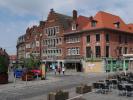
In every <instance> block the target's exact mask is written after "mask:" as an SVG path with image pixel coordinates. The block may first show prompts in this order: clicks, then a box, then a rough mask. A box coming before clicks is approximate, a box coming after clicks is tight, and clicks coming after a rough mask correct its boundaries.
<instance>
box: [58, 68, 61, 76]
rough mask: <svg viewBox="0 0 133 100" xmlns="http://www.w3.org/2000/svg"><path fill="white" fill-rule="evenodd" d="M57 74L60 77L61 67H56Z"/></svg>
mask: <svg viewBox="0 0 133 100" xmlns="http://www.w3.org/2000/svg"><path fill="white" fill-rule="evenodd" d="M58 72H59V75H60V72H61V67H58Z"/></svg>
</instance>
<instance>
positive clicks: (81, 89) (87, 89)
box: [76, 84, 92, 94]
mask: <svg viewBox="0 0 133 100" xmlns="http://www.w3.org/2000/svg"><path fill="white" fill-rule="evenodd" d="M91 91H92V86H88V85H86V84H85V85H81V86H78V87H76V93H78V94H84V93H88V92H91Z"/></svg>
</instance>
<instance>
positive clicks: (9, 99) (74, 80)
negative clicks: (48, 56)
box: [0, 72, 105, 100]
mask: <svg viewBox="0 0 133 100" xmlns="http://www.w3.org/2000/svg"><path fill="white" fill-rule="evenodd" d="M102 78H105V74H100V73H98V74H97V73H90V74H84V73H75V72H67V73H66V75H58V74H57V75H56V76H55V75H54V74H53V73H48V75H47V80H38V81H37V80H35V81H31V82H28V83H25V82H22V81H20V80H17V81H16V84H15V87H14V84H13V83H12V81H11V83H9V84H6V85H0V100H47V99H46V98H47V94H48V93H49V92H51V91H57V90H60V89H63V90H68V91H70V92H71V95H70V97H73V96H76V95H77V94H75V92H74V91H75V89H74V87H76V86H78V85H79V84H82V83H87V84H88V83H92V82H94V81H96V80H99V79H102Z"/></svg>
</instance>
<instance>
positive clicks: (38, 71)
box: [31, 69, 42, 76]
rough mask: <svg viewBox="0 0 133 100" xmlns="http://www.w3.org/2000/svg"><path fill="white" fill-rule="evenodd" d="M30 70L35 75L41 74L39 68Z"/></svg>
mask: <svg viewBox="0 0 133 100" xmlns="http://www.w3.org/2000/svg"><path fill="white" fill-rule="evenodd" d="M31 72H33V73H34V74H35V76H37V75H38V76H41V75H42V72H41V70H40V69H32V70H31Z"/></svg>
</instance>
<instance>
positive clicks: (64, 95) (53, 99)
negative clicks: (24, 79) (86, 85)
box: [47, 91, 69, 100]
mask: <svg viewBox="0 0 133 100" xmlns="http://www.w3.org/2000/svg"><path fill="white" fill-rule="evenodd" d="M68 98H69V93H68V92H64V91H58V92H51V93H49V94H48V99H47V100H67V99H68Z"/></svg>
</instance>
